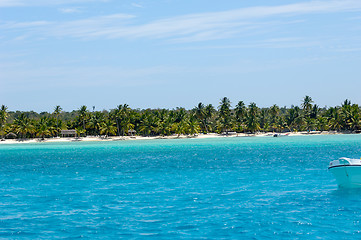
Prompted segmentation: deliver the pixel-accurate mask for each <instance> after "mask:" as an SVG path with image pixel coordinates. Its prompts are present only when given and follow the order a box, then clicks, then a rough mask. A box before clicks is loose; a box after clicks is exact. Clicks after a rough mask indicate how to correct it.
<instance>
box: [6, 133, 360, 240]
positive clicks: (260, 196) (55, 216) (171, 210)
mask: <svg viewBox="0 0 361 240" xmlns="http://www.w3.org/2000/svg"><path fill="white" fill-rule="evenodd" d="M343 156H345V157H352V158H359V157H361V136H360V135H335V136H299V137H283V138H271V137H270V138H266V137H264V138H261V137H243V138H220V139H185V140H151V141H117V142H101V143H94V142H93V143H90V142H76V143H39V144H21V145H0V171H1V173H0V238H10V239H49V238H52V239H53V238H60V239H62V238H81V237H84V238H88V239H119V238H125V239H144V238H147V239H148V238H151V239H189V238H193V239H202V238H206V239H270V238H276V239H350V238H360V237H361V233H360V231H361V223H360V221H361V190H342V189H338V187H337V185H336V181H335V179H334V178H333V176H332V174H331V173H330V172H328V171H327V167H328V163H329V162H330V161H331V160H333V159H336V158H339V157H343Z"/></svg>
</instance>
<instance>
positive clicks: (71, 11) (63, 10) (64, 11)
mask: <svg viewBox="0 0 361 240" xmlns="http://www.w3.org/2000/svg"><path fill="white" fill-rule="evenodd" d="M59 12H61V13H79V12H81V10H80V8H78V7H73V8H60V9H59Z"/></svg>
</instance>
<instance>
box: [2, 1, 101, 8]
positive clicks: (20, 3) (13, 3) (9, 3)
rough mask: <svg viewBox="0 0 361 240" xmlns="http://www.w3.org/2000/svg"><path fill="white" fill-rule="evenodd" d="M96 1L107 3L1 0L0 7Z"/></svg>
mask: <svg viewBox="0 0 361 240" xmlns="http://www.w3.org/2000/svg"><path fill="white" fill-rule="evenodd" d="M96 1H98V2H106V1H107V0H51V1H49V0H32V1H29V0H0V7H25V6H49V5H63V4H72V3H83V2H96Z"/></svg>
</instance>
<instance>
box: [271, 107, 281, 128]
mask: <svg viewBox="0 0 361 240" xmlns="http://www.w3.org/2000/svg"><path fill="white" fill-rule="evenodd" d="M279 112H280V108H279V107H278V106H277V105H276V104H274V105H273V106H272V107H271V108H270V109H269V114H270V118H271V119H270V121H271V122H270V123H271V128H272V131H273V132H274V131H275V129H277V128H278V120H279V119H278V118H279V116H278V114H279Z"/></svg>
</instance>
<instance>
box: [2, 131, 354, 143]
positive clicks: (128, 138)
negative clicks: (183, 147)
mask: <svg viewBox="0 0 361 240" xmlns="http://www.w3.org/2000/svg"><path fill="white" fill-rule="evenodd" d="M275 134H277V135H278V136H279V137H284V136H312V135H342V134H357V133H344V132H335V131H322V132H321V131H313V132H289V133H273V132H267V133H255V134H247V133H237V134H235V133H232V134H229V135H224V134H218V133H208V134H198V135H195V136H189V135H180V136H177V135H171V136H164V137H162V136H151V137H143V136H122V137H119V136H111V137H107V138H105V137H100V136H86V137H81V138H61V137H55V138H45V139H44V140H41V138H32V139H23V140H19V139H5V140H4V141H0V144H27V143H58V142H109V141H136V140H154V139H187V138H193V139H202V138H232V137H273V136H274V135H275Z"/></svg>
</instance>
